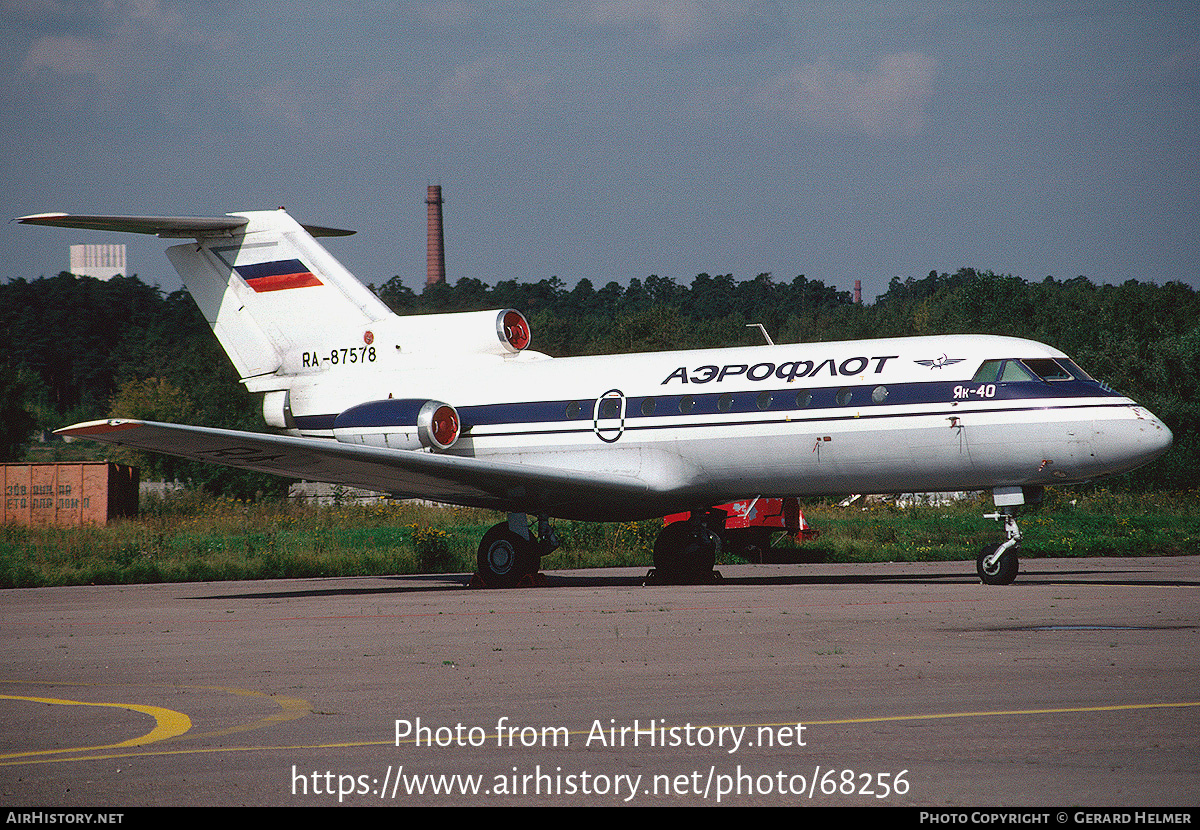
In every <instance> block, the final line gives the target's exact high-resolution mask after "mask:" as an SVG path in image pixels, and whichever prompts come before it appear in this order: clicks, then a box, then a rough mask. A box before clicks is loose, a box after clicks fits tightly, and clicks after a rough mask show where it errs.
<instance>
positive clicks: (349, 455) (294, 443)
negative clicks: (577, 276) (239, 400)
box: [56, 419, 654, 518]
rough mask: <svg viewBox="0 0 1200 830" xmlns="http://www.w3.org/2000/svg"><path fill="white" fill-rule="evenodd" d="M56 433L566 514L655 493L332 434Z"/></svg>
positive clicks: (419, 494)
mask: <svg viewBox="0 0 1200 830" xmlns="http://www.w3.org/2000/svg"><path fill="white" fill-rule="evenodd" d="M56 434H58V435H66V436H71V437H75V438H88V439H91V440H94V441H102V442H105V443H109V444H117V445H119V446H127V447H133V448H134V449H139V450H149V451H151V452H160V453H165V454H167V455H175V456H180V457H183V458H190V459H193V460H196V461H207V462H211V463H214V464H223V465H225V466H228V467H237V468H240V469H243V470H255V471H258V472H265V473H274V474H276V475H281V476H286V477H289V478H299V479H306V480H309V481H323V482H329V483H331V484H344V485H347V486H352V487H361V488H363V489H367V490H377V491H381V492H385V493H391V494H393V495H396V496H400V497H403V498H420V499H429V500H432V501H438V502H444V503H448V504H460V505H467V506H471V507H487V508H492V509H496V510H502V511H506V512H526V513H535V514H536V513H546V514H547V515H550V516H555V517H559V518H590V517H592V516H595V515H597V512H599V513H601V514H603V513H605V512H606V511H615V512H616V513H620V514H622V515H624V514H627V513H628V512H629V511H630V509H631V508H634V507H636V506H640V507H641V510H642V511H645V509H646V505H647V503H648V502H650V501H652V500H653V499H652V497H653V495H654V494H653V493H652V492H650V489H651V488H650V487H648V485H647V484H646V482H644V481H642V480H640V479H637V478H635V477H633V476H622V475H618V474H613V473H603V472H580V471H575V470H560V469H553V468H548V467H538V466H526V465H522V464H514V463H504V462H495V461H485V460H481V459H477V458H470V457H465V456H456V455H442V454H434V453H428V452H422V451H417V450H396V449H390V448H384V447H368V446H363V445H360V444H343V443H340V442H338V441H335V440H333V439H328V438H297V437H292V436H286V435H267V434H263V433H257V432H241V431H237V430H227V429H215V428H212V427H197V426H184V425H181V424H164V423H157V422H154V421H134V420H123V419H113V420H107V421H90V422H88V423H83V424H76V425H74V426H69V427H64V428H63V429H60V430H57V431H56ZM648 497H649V498H648Z"/></svg>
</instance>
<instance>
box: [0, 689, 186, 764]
mask: <svg viewBox="0 0 1200 830" xmlns="http://www.w3.org/2000/svg"><path fill="white" fill-rule="evenodd" d="M0 700H27V701H30V702H32V703H47V704H51V705H54V706H107V707H110V708H114V709H128V710H129V711H131V712H140V713H141V714H143V715H149V716H150V717H152V718H154V728H153V729H151V730H150V731H149V732H147V733H146V734H145V735H142V736H141V737H138V738H130V739H129V740H127V741H121V742H120V743H115V744H106V745H104V746H83V747H71V748H68V749H41V750H35V751H33V752H13V753H10V754H8V755H0V758H25V757H29V756H31V755H59V754H62V753H68V752H99V751H103V750H108V749H124V748H126V747H135V746H145V745H146V744H152V743H157V742H158V741H165V740H167V739H168V738H175V737H178V736H179V735H182V734H183V733H184V732H187V731H188V730H189V729H191V728H192V719H191V718H189V717H188V716H187V715H185V714H183V713H182V712H176V711H175V710H173V709H164V708H163V707H161V706H144V705H142V704H140V703H94V702H91V701H85V700H62V699H60V698H54V697H26V696H24V695H0Z"/></svg>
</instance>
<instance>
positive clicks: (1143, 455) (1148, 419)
mask: <svg viewBox="0 0 1200 830" xmlns="http://www.w3.org/2000/svg"><path fill="white" fill-rule="evenodd" d="M1135 412H1137V413H1138V415H1139V417H1138V418H1137V420H1135V421H1133V422H1131V429H1130V430H1129V432H1128V433H1127V435H1126V441H1127V443H1126V446H1125V447H1124V448H1123V453H1122V454H1123V455H1124V456H1125V458H1126V460H1127V461H1128V468H1127V469H1130V470H1132V469H1134V468H1136V467H1140V466H1142V465H1143V464H1148V463H1150V462H1151V461H1153V460H1154V459H1156V458H1158V457H1159V456H1160V455H1162V454H1163V453H1164V452H1166V451H1167V450H1168V449H1169V448H1170V446H1171V442H1172V441H1174V440H1175V436H1174V435H1172V434H1171V430H1170V428H1169V427H1168V426H1167V425H1166V424H1164V423H1163V422H1162V421H1160V420H1159V419H1158V417H1157V416H1155V415H1154V414H1153V413H1151V412H1148V411H1147V410H1144V409H1135Z"/></svg>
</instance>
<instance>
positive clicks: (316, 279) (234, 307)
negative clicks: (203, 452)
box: [17, 209, 393, 385]
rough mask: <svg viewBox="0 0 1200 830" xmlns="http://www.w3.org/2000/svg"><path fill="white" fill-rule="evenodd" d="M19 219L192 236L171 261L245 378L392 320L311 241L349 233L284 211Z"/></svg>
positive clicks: (169, 252) (170, 255)
mask: <svg viewBox="0 0 1200 830" xmlns="http://www.w3.org/2000/svg"><path fill="white" fill-rule="evenodd" d="M17 221H18V222H21V223H24V224H29V225H54V226H57V227H63V228H84V229H88V230H106V231H125V232H131V233H145V234H155V235H157V236H160V237H168V238H171V237H174V238H180V237H195V239H196V241H195V242H189V243H187V244H184V245H176V246H175V247H173V248H170V249H168V250H167V257H168V258H169V259H170V260H171V264H172V265H174V266H175V270H176V271H178V272H179V276H180V277H181V278H182V279H183V283H184V285H185V286H186V287H187V289H188V291H189V292H191V295H192V297H194V298H195V300H196V304H197V305H198V306H199V307H200V310H201V312H202V313H203V314H204V317H205V319H207V320H208V323H209V325H210V326H212V329H213V332H214V333H216V335H217V338H218V339H219V340H220V341H221V346H222V347H224V349H225V352H226V353H227V354H228V355H229V358H230V360H231V361H232V362H233V365H234V367H235V368H236V369H237V371H238V374H239V375H240V376H241V378H242V380H243V381H247V382H250V381H251V380H252V379H253V378H257V377H261V376H263V375H270V374H272V373H274V372H276V371H277V370H278V369H279V368H280V367H281V366H283V364H284V360H285V357H287V356H288V355H289V354H290V353H293V352H294V351H295V349H296V346H297V343H299V342H305V343H308V342H312V341H314V340H320V339H322V337H323V336H326V335H328V334H329V333H331V332H340V331H343V330H347V329H355V328H359V327H361V326H363V325H364V324H366V323H371V322H374V321H376V320H380V319H383V318H385V317H389V318H390V317H392V316H393V315H392V312H391V310H390V309H388V307H387V306H386V305H384V304H383V303H382V302H381V301H380V300H379V299H378V298H377V297H376V296H375V295H374V294H372V293H371V292H370V291H368V290H367V288H366V287H365V286H363V284H362V283H360V282H359V281H358V280H356V279H355V278H354V277H353V276H352V275H351V274H350V272H349V271H347V270H346V269H345V268H343V267H342V266H341V265H340V264H339V263H338V262H337V260H335V259H334V258H333V257H332V256H330V255H329V253H328V252H327V251H325V249H324V248H322V247H321V246H320V245H319V244H317V242H316V240H315V239H314V237H316V236H347V235H349V234H351V233H353V231H341V230H336V229H333V228H322V227H317V226H312V225H305V226H301V225H300V224H299V223H297V222H296V220H294V219H292V217H290V216H288V215H287V213H286V212H284V211H283V210H282V209H281V210H269V211H251V212H247V213H231V214H228V215H226V216H222V217H215V218H209V217H188V216H81V215H71V214H65V213H43V214H38V215H35V216H23V217H21V218H20V219H18V220H17ZM248 385H252V384H250V383H248Z"/></svg>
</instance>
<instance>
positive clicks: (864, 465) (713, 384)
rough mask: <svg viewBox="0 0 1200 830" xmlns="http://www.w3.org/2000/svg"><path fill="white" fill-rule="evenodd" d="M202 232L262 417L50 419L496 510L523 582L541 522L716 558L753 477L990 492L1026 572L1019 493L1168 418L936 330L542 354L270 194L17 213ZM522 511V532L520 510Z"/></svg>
mask: <svg viewBox="0 0 1200 830" xmlns="http://www.w3.org/2000/svg"><path fill="white" fill-rule="evenodd" d="M18 221H20V222H23V223H27V224H38V225H55V226H60V227H69V228H87V229H101V230H112V231H129V232H136V233H147V234H157V235H158V236H160V237H175V238H192V239H194V240H195V241H190V242H186V243H184V244H181V245H176V246H174V247H172V248H170V249H168V250H167V257H168V258H169V259H170V260H171V263H172V264H173V265H174V266H175V268H176V270H177V271H178V272H179V275H180V276H181V277H182V278H183V282H184V284H185V285H186V286H187V288H188V290H189V291H190V292H191V294H192V296H193V297H194V298H195V300H196V303H197V304H198V305H199V307H200V309H201V311H202V312H203V313H204V316H205V318H206V319H207V320H208V322H209V323H210V324H211V326H212V328H213V331H214V332H215V333H216V336H217V337H218V339H219V340H220V342H221V345H222V346H223V347H224V349H225V351H226V352H227V353H228V355H229V358H230V360H232V361H233V364H234V366H235V367H236V368H237V371H238V373H239V375H240V376H241V378H242V383H244V384H245V385H246V388H247V389H249V390H250V391H252V392H257V393H262V395H263V415H264V417H265V419H266V422H267V424H269V425H270V426H272V427H276V428H278V429H280V430H282V431H283V432H285V433H286V434H283V435H280V434H272V435H269V434H259V433H250V432H236V431H230V430H224V429H212V428H206V427H198V426H183V425H179V424H164V423H153V422H146V421H134V420H124V419H114V420H105V421H93V422H90V423H84V424H77V425H75V426H70V427H66V428H64V429H61V430H59V431H58V432H59V433H60V434H63V435H72V436H78V437H83V438H90V439H94V440H97V441H105V442H109V443H113V444H121V445H127V446H130V447H136V448H138V449H142V450H151V451H155V452H161V453H167V454H170V455H177V456H182V457H184V458H191V459H197V460H201V461H210V462H214V463H218V464H226V465H229V466H233V467H239V468H243V469H248V470H258V471H264V472H269V473H277V474H279V475H283V476H288V477H293V478H300V479H308V480H313V481H326V482H331V483H338V484H344V485H351V486H354V487H362V488H365V489H369V490H377V491H383V492H387V493H392V494H395V495H396V496H401V497H406V498H422V499H430V500H433V501H437V502H444V503H449V504H460V505H470V506H478V507H487V508H494V509H497V510H500V511H504V512H506V513H508V514H509V517H508V521H506V522H501V523H500V524H497V525H496V526H495V527H493V528H491V529H490V530H489V531H488V532H487V533H486V534H485V535H484V537H483V540H482V542H481V543H480V545H479V555H478V565H479V573H480V576H481V577H482V578H483V579H484V581H485V582H487V583H488V584H491V585H512V584H515V583H516V582H518V581H519V580H521V579H522V577H524V576H526V575H528V574H532V573H536V571H537V569H538V567H539V560H540V557H541V556H544V555H545V554H547V553H549V552H550V551H551V550H553V549H554V548H555V547H556V546H557V539H556V537H555V534H554V532H553V530H552V528H551V527H550V523H549V519H550V518H570V519H584V520H594V521H628V520H636V519H647V518H653V517H659V516H664V515H667V514H671V513H679V512H685V511H690V512H691V519H690V520H688V521H684V522H676V523H674V524H669V525H667V526H666V527H665V528H664V529H663V531H662V532H661V533H660V534H659V536H658V539H657V541H656V542H655V545H654V563H655V569H656V571H657V572H658V573H659V575H660V576H662V577H664V578H666V579H670V580H678V581H690V580H697V579H701V578H703V577H704V576H706V575H711V573H712V568H713V564H714V561H715V557H716V554H717V552H718V550H719V549H720V543H721V532H722V531H723V528H724V519H725V514H724V513H723V512H721V511H713V510H712V508H713V507H714V506H715V505H720V504H724V503H727V502H732V501H736V500H738V499H745V498H751V497H758V496H761V497H777V496H786V497H795V496H809V495H819V494H839V493H847V492H851V493H890V492H912V491H929V492H935V491H949V490H980V489H990V490H992V493H993V497H994V500H995V503H996V506H997V508H998V512H997V513H994V514H991V515H990V516H989V518H995V519H1003V522H1004V527H1005V540H1004V541H1003V542H1001V543H997V544H993V545H989V546H988V547H986V548H985V549H984V550H983V552H982V553H980V555H979V557H978V560H977V571H978V573H979V576H980V577H981V579H982V580H983V581H984V582H987V583H992V584H1006V583H1009V582H1012V581H1013V579H1014V578H1015V577H1016V574H1017V568H1018V564H1017V554H1018V550H1019V543H1020V540H1021V533H1020V530H1019V528H1018V527H1017V524H1016V521H1015V520H1014V518H1013V512H1014V508H1015V507H1016V506H1017V505H1020V504H1023V503H1024V502H1025V499H1026V495H1027V494H1029V495H1030V496H1031V497H1036V496H1035V494H1037V493H1039V492H1040V489H1041V487H1042V486H1043V485H1046V484H1060V483H1061V484H1068V483H1072V482H1082V481H1086V480H1089V479H1093V478H1097V477H1099V476H1107V475H1112V474H1115V473H1122V472H1125V471H1127V470H1132V469H1133V468H1135V467H1138V466H1140V465H1142V464H1145V463H1147V462H1148V461H1150V460H1152V459H1154V458H1155V457H1157V456H1158V455H1160V454H1161V453H1163V452H1164V451H1165V450H1166V449H1167V447H1169V446H1170V444H1171V440H1172V436H1171V432H1170V430H1169V429H1168V428H1167V427H1166V426H1165V425H1164V424H1163V423H1162V422H1161V421H1160V420H1159V419H1158V418H1156V417H1155V416H1154V415H1153V414H1151V413H1150V412H1149V411H1147V410H1146V409H1144V408H1143V407H1141V406H1139V405H1138V404H1137V403H1136V402H1134V401H1133V400H1131V399H1129V398H1127V397H1125V396H1123V395H1120V394H1118V393H1117V392H1114V391H1113V390H1112V389H1110V388H1109V387H1108V386H1106V385H1104V384H1103V383H1100V382H1098V381H1096V380H1094V379H1092V378H1091V377H1089V376H1088V375H1087V374H1086V373H1085V372H1083V370H1081V369H1080V368H1079V367H1078V366H1076V365H1075V364H1074V363H1073V362H1072V361H1071V360H1070V359H1069V358H1068V357H1067V356H1066V355H1065V354H1063V353H1062V352H1060V351H1058V350H1057V349H1053V348H1050V347H1049V346H1045V345H1043V344H1041V343H1036V342H1033V341H1029V340H1021V339H1016V338H1011V337H995V336H969V335H967V336H964V335H956V336H944V337H937V336H935V337H904V338H888V339H878V340H855V341H846V342H834V343H798V344H791V345H773V346H755V347H739V348H725V349H706V350H699V351H682V352H654V353H647V354H625V355H612V356H600V357H575V358H550V357H548V356H547V355H544V354H540V353H538V352H535V351H531V350H530V349H529V348H528V346H529V343H530V339H531V333H530V330H529V324H528V323H527V321H526V319H525V317H524V316H523V315H522V314H520V313H519V312H518V311H515V310H512V309H501V310H495V311H480V312H471V313H463V314H432V315H420V316H410V317H400V316H397V315H395V314H393V313H392V312H391V311H390V310H389V309H388V308H387V306H385V305H384V304H383V303H382V302H381V301H380V300H379V299H378V298H376V297H375V296H374V295H373V294H372V293H371V292H370V291H369V290H368V289H367V288H366V287H365V286H363V285H362V284H361V283H360V282H358V281H357V280H356V279H355V278H354V277H353V276H351V275H350V273H349V272H348V271H346V269H345V268H343V267H342V266H341V265H340V264H338V262H336V261H335V260H334V259H333V257H332V256H331V255H330V254H329V253H328V252H327V251H326V250H325V249H324V248H323V247H321V245H319V244H318V243H317V242H316V240H315V239H314V237H319V236H338V235H345V234H348V233H351V232H350V231H337V230H334V229H331V228H320V227H312V226H301V225H299V224H298V223H297V222H296V221H295V220H294V219H292V217H290V216H289V215H288V214H287V213H285V212H284V211H283V210H278V211H255V212H247V213H233V214H228V215H227V216H224V217H220V218H192V217H161V216H152V217H132V216H78V215H67V214H61V213H55V214H40V215H36V216H26V217H23V218H21V219H19V220H18ZM529 515H533V516H535V517H537V525H536V528H535V527H531V526H530V522H529V521H528V516H529Z"/></svg>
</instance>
